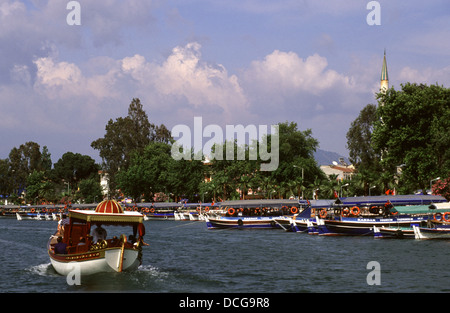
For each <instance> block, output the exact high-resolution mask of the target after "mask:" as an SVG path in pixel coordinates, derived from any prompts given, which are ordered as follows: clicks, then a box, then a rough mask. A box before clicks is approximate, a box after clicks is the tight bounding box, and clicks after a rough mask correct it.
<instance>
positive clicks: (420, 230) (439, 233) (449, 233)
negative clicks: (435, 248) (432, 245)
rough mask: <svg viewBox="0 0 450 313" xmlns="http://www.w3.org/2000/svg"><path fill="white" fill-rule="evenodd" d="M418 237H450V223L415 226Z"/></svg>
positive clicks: (416, 236)
mask: <svg viewBox="0 0 450 313" xmlns="http://www.w3.org/2000/svg"><path fill="white" fill-rule="evenodd" d="M413 229H414V236H415V238H416V239H447V240H448V239H450V225H447V227H434V228H428V227H419V226H413Z"/></svg>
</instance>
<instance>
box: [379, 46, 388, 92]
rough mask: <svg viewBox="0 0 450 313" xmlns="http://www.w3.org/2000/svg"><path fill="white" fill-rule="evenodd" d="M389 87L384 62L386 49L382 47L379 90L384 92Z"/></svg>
mask: <svg viewBox="0 0 450 313" xmlns="http://www.w3.org/2000/svg"><path fill="white" fill-rule="evenodd" d="M388 89H389V77H388V69H387V63H386V49H384V58H383V67H382V68H381V80H380V90H381V91H382V92H386V91H387V90H388Z"/></svg>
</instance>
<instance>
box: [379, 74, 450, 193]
mask: <svg viewBox="0 0 450 313" xmlns="http://www.w3.org/2000/svg"><path fill="white" fill-rule="evenodd" d="M377 98H378V101H379V104H380V105H379V106H378V110H377V116H378V120H377V121H376V123H375V127H374V132H373V144H374V145H373V147H374V149H375V150H376V151H381V154H382V166H383V169H384V172H385V178H386V177H391V179H390V181H393V180H394V176H395V174H396V168H397V167H398V166H400V165H401V166H402V174H401V175H400V177H399V184H400V188H401V189H402V192H412V191H414V190H416V189H422V190H426V189H428V188H429V186H430V180H431V179H433V178H436V177H439V176H441V177H448V174H449V173H450V161H449V158H448V157H449V150H450V141H449V137H448V135H449V134H450V123H449V121H448V118H449V117H450V89H448V88H444V87H443V86H438V85H437V84H436V85H431V86H427V85H423V84H420V85H417V84H411V83H406V84H402V85H401V90H399V91H397V90H394V89H393V88H391V89H389V90H388V91H387V92H386V93H385V94H383V93H380V94H378V96H377Z"/></svg>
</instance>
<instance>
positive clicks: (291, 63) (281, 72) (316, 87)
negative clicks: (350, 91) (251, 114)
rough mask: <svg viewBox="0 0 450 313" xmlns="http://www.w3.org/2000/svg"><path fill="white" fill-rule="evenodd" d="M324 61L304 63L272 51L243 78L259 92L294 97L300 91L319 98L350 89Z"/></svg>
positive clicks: (346, 80)
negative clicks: (326, 92)
mask: <svg viewBox="0 0 450 313" xmlns="http://www.w3.org/2000/svg"><path fill="white" fill-rule="evenodd" d="M327 67H328V62H327V59H326V58H324V57H321V56H319V55H318V54H314V55H312V56H309V57H307V58H306V59H305V60H303V59H302V58H300V57H299V56H298V55H297V54H296V53H294V52H282V51H278V50H275V51H274V52H273V53H271V54H269V55H267V56H266V57H265V58H264V60H263V61H253V62H252V64H251V66H250V68H249V70H248V71H247V72H246V74H245V76H246V78H247V80H253V81H256V82H258V83H259V84H260V85H261V87H263V88H261V91H262V92H267V91H269V92H276V93H278V92H280V91H282V92H284V93H297V92H300V91H303V92H307V93H311V94H314V95H319V94H321V93H322V92H323V91H326V90H329V89H330V88H333V87H336V86H337V87H339V88H351V87H352V83H351V79H350V78H349V77H346V76H345V75H342V74H339V73H337V72H336V71H334V70H331V69H327Z"/></svg>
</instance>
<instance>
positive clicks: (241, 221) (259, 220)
mask: <svg viewBox="0 0 450 313" xmlns="http://www.w3.org/2000/svg"><path fill="white" fill-rule="evenodd" d="M274 218H275V217H272V216H255V217H226V216H223V217H218V218H207V219H206V225H207V226H208V228H209V229H214V228H237V229H246V228H248V229H270V228H280V225H278V224H277V223H276V222H275V221H274Z"/></svg>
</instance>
